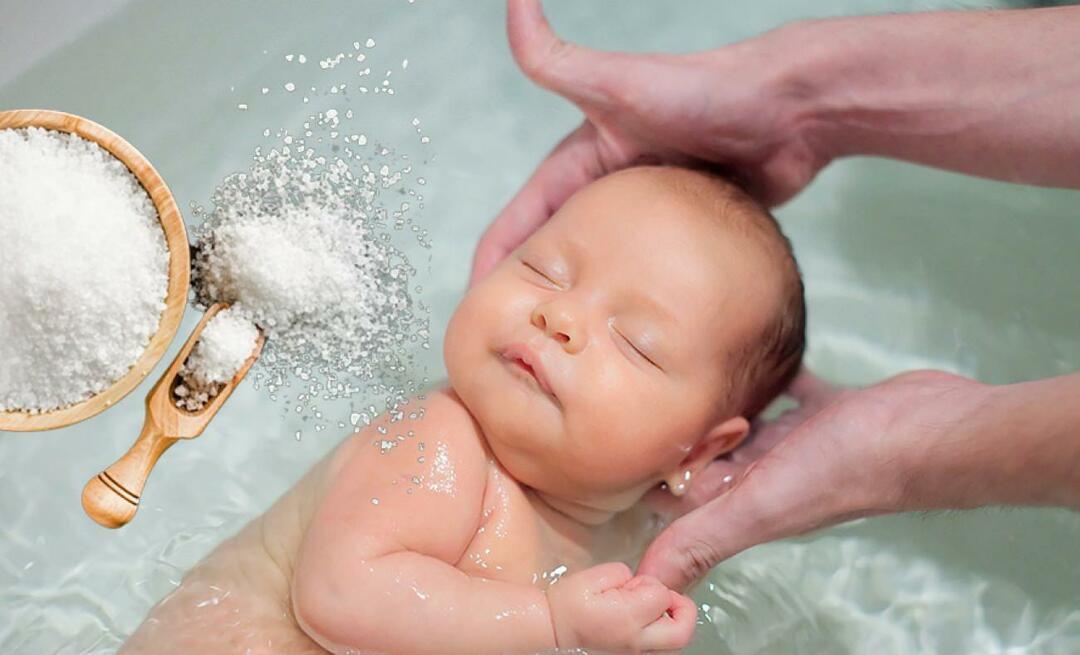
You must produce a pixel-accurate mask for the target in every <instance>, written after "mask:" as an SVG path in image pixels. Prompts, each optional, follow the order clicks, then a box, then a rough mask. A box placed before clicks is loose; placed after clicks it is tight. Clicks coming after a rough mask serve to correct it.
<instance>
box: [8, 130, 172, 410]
mask: <svg viewBox="0 0 1080 655" xmlns="http://www.w3.org/2000/svg"><path fill="white" fill-rule="evenodd" d="M0 234H2V235H3V238H0V262H2V263H3V265H2V266H0V362H2V363H3V366H0V411H16V410H21V411H27V412H31V413H37V412H42V411H49V410H53V409H57V408H60V407H65V406H68V405H71V404H74V403H77V402H80V401H82V400H85V399H87V398H89V397H90V396H92V395H94V394H97V393H99V392H101V391H103V390H105V389H106V388H108V387H109V386H111V385H112V384H113V383H114V382H116V381H117V380H118V379H120V378H121V377H122V376H123V375H124V374H125V373H127V372H128V371H129V370H130V369H131V367H132V366H133V365H134V364H135V362H136V361H137V360H138V359H139V357H141V355H142V353H143V351H144V350H145V349H146V346H147V344H148V343H149V341H150V338H151V337H152V336H153V334H154V332H156V331H157V327H158V323H159V321H160V317H161V312H162V311H163V310H164V308H165V302H164V301H165V294H166V291H167V289H168V262H169V254H168V250H167V248H166V245H165V238H164V233H163V231H162V229H161V225H160V223H159V221H158V217H157V212H156V210H155V208H154V205H153V203H152V202H151V200H150V198H149V196H148V195H147V194H146V191H145V190H144V189H143V188H142V186H141V185H140V184H139V182H138V180H136V179H135V177H134V175H132V174H131V172H130V171H129V170H128V169H127V168H126V167H125V166H124V165H123V164H122V163H121V162H120V161H119V160H117V159H116V158H115V157H113V156H112V155H111V154H109V153H108V152H107V151H105V150H104V149H102V148H101V147H100V146H98V145H97V144H95V143H92V142H90V141H87V140H85V139H83V138H81V137H78V136H76V135H73V134H67V133H61V132H55V131H50V130H43V129H40V128H29V129H5V130H0Z"/></svg>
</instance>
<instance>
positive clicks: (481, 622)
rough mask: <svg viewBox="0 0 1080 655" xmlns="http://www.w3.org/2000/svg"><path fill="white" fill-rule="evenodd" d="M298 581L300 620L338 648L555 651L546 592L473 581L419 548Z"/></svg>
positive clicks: (319, 638) (321, 639)
mask: <svg viewBox="0 0 1080 655" xmlns="http://www.w3.org/2000/svg"><path fill="white" fill-rule="evenodd" d="M323 570H324V571H325V573H326V575H325V576H324V575H321V574H317V575H314V576H310V577H309V579H306V580H302V579H300V577H299V576H298V579H297V581H296V583H295V584H294V605H295V607H296V614H297V618H298V620H299V621H300V623H301V626H302V627H303V628H304V630H305V632H307V633H308V634H309V635H310V636H311V637H312V638H314V639H315V640H316V641H318V642H319V643H320V644H322V645H323V646H324V647H326V648H328V649H330V650H334V651H335V652H339V651H343V650H344V649H346V648H351V649H358V650H360V651H363V652H367V651H369V650H370V651H375V652H393V653H402V652H407V653H432V654H445V653H469V654H477V655H479V654H482V653H533V652H537V651H543V650H549V649H553V648H555V639H554V631H553V628H552V623H551V616H550V611H549V609H548V603H547V597H546V595H545V594H544V592H542V591H540V590H539V589H536V588H534V587H531V586H526V585H517V584H511V583H507V582H499V581H495V580H485V579H482V578H473V577H470V576H469V575H467V574H465V573H463V572H462V571H459V570H458V569H456V568H454V567H452V566H450V565H449V564H446V563H445V562H442V561H439V560H436V559H434V558H431V557H427V556H424V555H420V554H417V553H413V552H398V553H392V554H389V555H384V556H382V557H379V558H377V559H375V560H372V561H371V562H367V563H364V564H361V565H359V566H356V567H354V568H353V570H354V572H355V573H354V574H353V575H343V574H342V573H341V570H340V567H339V568H337V570H333V571H331V570H330V569H329V568H328V567H327V568H324V569H323Z"/></svg>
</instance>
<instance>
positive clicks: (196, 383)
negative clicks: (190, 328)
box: [173, 307, 259, 411]
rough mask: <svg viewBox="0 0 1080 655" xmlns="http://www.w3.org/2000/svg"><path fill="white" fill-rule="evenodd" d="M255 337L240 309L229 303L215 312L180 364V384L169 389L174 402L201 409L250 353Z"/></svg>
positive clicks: (251, 326)
mask: <svg viewBox="0 0 1080 655" xmlns="http://www.w3.org/2000/svg"><path fill="white" fill-rule="evenodd" d="M258 338H259V330H258V328H257V327H255V324H254V323H252V322H251V320H250V319H249V318H248V317H247V316H245V315H244V313H243V311H242V310H240V309H236V308H232V307H230V308H228V309H224V310H222V311H220V312H218V313H217V314H215V315H214V317H213V318H211V319H210V320H209V321H208V322H207V324H206V327H205V328H203V331H202V334H200V335H199V340H198V341H197V342H196V343H195V347H194V348H192V349H191V354H189V355H188V358H187V360H186V361H185V362H184V364H183V365H182V366H181V368H180V375H179V378H180V384H179V385H177V386H176V387H175V388H174V389H173V396H174V401H175V403H176V406H177V407H180V408H182V409H186V410H188V411H198V410H200V409H202V408H203V406H205V405H206V403H208V402H209V401H210V400H212V399H213V398H214V397H215V396H217V395H218V393H220V392H221V389H222V387H223V386H224V385H225V383H226V382H228V381H229V380H231V379H232V378H233V376H234V375H236V372H237V371H239V370H240V367H241V366H243V365H244V362H246V361H247V359H248V358H249V357H251V353H252V352H254V350H255V345H256V342H257V341H258Z"/></svg>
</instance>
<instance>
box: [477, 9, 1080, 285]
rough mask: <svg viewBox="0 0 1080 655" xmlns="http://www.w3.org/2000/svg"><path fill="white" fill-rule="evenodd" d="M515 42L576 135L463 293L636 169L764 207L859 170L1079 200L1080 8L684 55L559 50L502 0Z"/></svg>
mask: <svg viewBox="0 0 1080 655" xmlns="http://www.w3.org/2000/svg"><path fill="white" fill-rule="evenodd" d="M507 28H508V32H509V37H510V46H511V50H512V51H513V53H514V58H515V59H516V60H517V62H518V64H519V65H520V66H521V68H522V69H523V70H524V71H525V74H526V75H528V76H529V77H530V78H531V79H532V80H533V81H535V82H536V83H537V84H539V85H541V86H544V87H546V88H548V89H550V90H552V91H555V92H556V93H559V94H561V95H563V96H565V97H566V98H568V99H569V100H571V101H572V102H574V103H575V104H577V105H578V107H580V108H581V110H582V111H583V112H584V114H585V122H584V123H583V124H582V125H581V127H579V128H578V129H576V130H574V131H573V132H571V133H570V135H569V136H567V137H566V138H565V139H564V140H563V141H562V143H560V144H559V145H558V146H557V147H556V148H555V150H554V151H553V152H552V153H551V154H550V155H549V156H548V157H547V159H545V160H544V161H543V162H542V163H541V164H540V166H539V167H538V168H537V169H536V172H535V173H534V174H533V176H532V177H531V178H529V180H528V182H526V184H525V186H524V187H523V188H522V189H521V191H520V192H519V193H518V194H517V195H516V196H514V198H513V199H512V200H511V201H510V203H509V204H508V205H507V206H506V208H505V209H503V211H502V212H501V213H500V214H499V216H498V217H496V219H495V221H494V222H493V223H492V224H491V226H490V227H489V228H488V230H487V231H486V232H485V233H484V235H483V237H482V238H481V240H480V244H479V246H478V247H477V251H476V255H475V257H474V260H473V271H472V281H473V282H475V281H476V280H477V279H478V278H479V277H481V276H483V275H484V274H486V273H487V272H488V271H489V270H491V268H492V267H493V266H494V265H495V264H496V263H497V262H498V261H499V260H500V259H502V258H503V257H505V256H506V254H507V253H509V252H510V251H512V250H513V249H514V248H516V247H517V246H518V245H520V244H521V242H523V241H524V240H525V239H526V238H528V236H529V235H530V234H532V232H533V231H534V230H536V228H537V227H539V226H540V225H541V224H542V223H543V222H544V221H546V220H547V219H548V217H550V216H551V214H552V213H554V212H555V210H557V209H558V208H559V206H561V205H562V203H563V202H564V201H565V200H566V199H567V198H568V197H569V196H570V195H572V194H573V193H574V192H575V191H577V190H578V189H579V188H581V187H582V186H584V185H585V184H587V183H589V182H590V181H592V180H594V179H596V178H598V177H601V176H602V175H605V174H607V173H610V172H612V171H615V170H618V169H620V168H625V167H627V166H631V165H634V164H637V163H660V162H670V163H674V164H697V165H705V166H707V167H708V166H711V167H715V168H717V169H718V170H720V171H721V172H725V173H727V174H729V175H732V176H734V177H736V178H738V179H740V180H741V181H742V183H743V184H744V186H746V187H747V189H748V190H749V191H750V192H751V194H752V195H754V196H755V197H756V198H757V199H758V200H759V201H760V202H762V203H764V204H765V205H768V206H773V205H777V204H780V203H782V202H784V201H785V200H787V199H788V198H790V197H792V196H794V195H795V194H796V193H798V192H799V191H800V190H801V189H802V188H803V187H804V186H806V185H807V184H808V183H809V182H810V181H811V180H812V179H813V178H814V176H815V175H816V174H817V172H818V171H819V170H820V169H821V168H822V167H824V166H825V165H826V164H828V163H829V162H830V161H831V160H832V159H835V158H837V157H846V156H853V155H875V156H880V157H891V158H895V159H901V160H905V161H911V162H916V163H920V164H926V165H928V166H937V167H940V168H946V169H949V170H954V171H958V172H961V173H967V174H969V175H978V176H982V177H990V178H994V179H999V180H1008V181H1010V182H1022V183H1027V184H1039V185H1044V186H1060V187H1071V188H1080V167H1077V166H1076V161H1077V158H1078V157H1080V138H1077V137H1076V130H1070V129H1069V127H1068V126H1071V125H1072V122H1073V121H1074V117H1075V114H1076V109H1077V107H1080V83H1077V76H1076V69H1075V65H1074V63H1073V62H1074V61H1075V59H1076V43H1077V40H1078V39H1080V6H1074V7H1055V8H1046V9H1033V10H1024V11H958V12H933V13H914V14H896V15H887V16H866V17H853V18H836V19H827V20H817V21H805V22H799V23H793V24H791V25H788V26H784V27H781V28H779V29H777V30H774V31H772V32H768V33H766V34H764V35H762V36H759V37H757V38H754V39H751V40H748V41H743V42H741V43H737V44H734V45H729V46H726V47H722V48H718V49H716V50H709V51H705V52H699V53H693V54H689V55H666V54H623V53H612V52H599V51H595V50H590V49H587V48H583V47H580V46H577V45H572V44H569V43H566V42H564V41H562V40H560V39H559V38H558V37H557V36H556V35H555V34H553V33H552V31H551V28H550V27H549V26H548V24H547V22H546V21H545V20H544V17H543V14H542V12H541V9H540V3H539V0H510V2H509V7H508V13H507ZM1001 43H1009V44H1010V45H1011V47H1009V48H1003V47H1001V45H1000V44H1001ZM943 62H945V63H944V64H943Z"/></svg>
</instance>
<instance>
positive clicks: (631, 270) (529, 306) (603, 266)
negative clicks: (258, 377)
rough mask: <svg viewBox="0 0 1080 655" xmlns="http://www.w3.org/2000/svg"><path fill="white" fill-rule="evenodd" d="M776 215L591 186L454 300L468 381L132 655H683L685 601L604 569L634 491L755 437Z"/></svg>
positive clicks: (275, 515) (330, 468)
mask: <svg viewBox="0 0 1080 655" xmlns="http://www.w3.org/2000/svg"><path fill="white" fill-rule="evenodd" d="M763 220H767V217H765V216H764V215H762V214H760V210H757V209H755V207H754V206H753V205H752V204H750V203H749V201H748V200H746V199H745V198H742V197H741V196H738V191H737V190H736V189H734V187H731V186H730V185H729V184H727V183H725V182H722V181H720V180H718V179H716V178H712V177H709V176H708V175H706V174H703V173H697V172H693V171H681V170H669V169H657V168H642V169H633V170H628V171H624V172H621V173H616V174H614V175H612V176H609V177H607V178H604V179H603V180H601V181H599V182H596V183H594V184H592V185H590V186H589V187H588V188H586V189H584V190H583V191H582V192H580V193H579V194H577V195H576V196H575V197H574V198H572V199H571V200H569V201H568V202H567V203H566V204H565V205H564V206H563V208H562V209H561V210H560V211H559V212H558V214H557V215H556V216H555V217H553V218H552V219H551V220H550V221H549V222H548V224H547V225H545V227H544V228H543V229H541V230H539V231H538V232H537V233H536V234H535V235H533V237H531V238H530V239H529V240H528V241H527V242H526V243H524V244H522V246H521V248H519V250H518V251H516V252H515V253H514V255H513V256H512V257H511V258H508V259H507V260H506V261H504V262H503V264H501V265H500V266H499V267H497V268H496V270H495V271H493V272H492V273H491V274H490V275H489V276H488V277H487V278H485V280H484V281H483V282H481V283H480V284H478V285H476V286H475V287H473V288H472V289H470V291H469V293H468V294H467V295H466V297H465V298H464V299H463V300H462V302H461V304H460V305H459V306H458V308H457V310H456V311H455V313H454V315H453V317H452V318H451V321H450V324H449V325H448V327H447V332H446V336H445V339H444V344H443V347H444V358H445V362H446V367H447V375H448V378H449V384H450V385H451V386H452V389H451V388H446V389H442V390H439V391H436V392H434V393H431V394H429V395H428V396H427V397H426V398H422V399H419V400H421V402H420V406H422V407H423V409H424V412H423V413H422V414H421V413H420V412H419V410H418V408H417V405H415V404H410V406H409V407H407V408H405V409H404V414H403V415H401V417H400V420H397V421H390V420H389V419H388V418H387V417H385V416H384V417H382V418H381V419H380V420H378V421H377V422H376V423H375V424H373V425H372V426H370V427H369V428H367V429H365V430H364V431H363V432H361V434H359V435H358V436H357V437H356V438H351V439H348V440H346V441H345V442H344V443H343V444H342V445H341V447H339V448H338V449H337V450H336V452H335V453H334V454H333V455H332V456H331V457H330V458H329V459H328V460H327V461H326V462H325V463H323V464H321V465H319V467H317V468H316V469H315V471H314V472H313V473H312V474H310V475H309V476H308V477H307V478H306V479H305V480H304V481H303V482H302V483H301V484H300V485H299V486H298V488H297V489H296V490H294V491H292V492H290V493H289V494H288V495H286V496H285V497H284V498H283V499H282V500H281V501H280V502H279V503H278V504H277V505H275V507H273V508H272V509H271V510H270V512H268V513H267V515H266V516H265V517H263V518H261V519H259V520H257V521H256V522H254V523H253V524H252V525H250V526H248V528H246V529H245V530H244V531H243V532H241V534H240V535H238V536H237V537H235V538H234V539H232V540H230V541H229V542H228V543H226V544H225V545H223V546H222V547H221V548H219V549H218V551H216V552H215V553H213V554H212V555H211V556H210V557H209V558H207V560H206V561H205V562H204V563H202V564H200V565H199V566H198V567H196V569H195V570H194V571H192V573H190V574H189V575H188V576H187V578H185V581H184V584H183V585H182V587H181V589H180V590H179V591H178V592H177V593H175V594H173V596H171V597H170V598H169V599H168V600H167V601H165V602H164V603H162V604H161V605H159V606H158V608H156V609H155V610H154V612H153V613H152V615H151V619H150V620H149V621H148V622H147V624H146V625H145V626H144V627H143V628H141V629H140V631H139V633H138V634H137V635H136V636H135V637H134V638H133V640H132V645H131V646H130V649H129V650H128V651H127V652H136V648H137V647H138V646H139V645H143V644H144V645H143V646H142V648H143V650H144V651H145V652H163V651H162V645H164V646H169V647H171V646H172V645H173V644H176V643H183V648H182V649H181V650H183V651H184V652H191V651H198V652H203V653H214V652H228V653H234V652H252V653H258V652H263V653H269V652H303V649H305V648H306V649H309V651H310V650H312V649H315V648H316V647H315V646H314V643H318V645H319V646H322V647H323V648H326V649H328V650H331V651H333V652H335V653H353V652H380V653H414V654H427V653H431V654H432V655H436V654H437V655H445V654H446V653H469V654H470V655H478V654H479V653H499V654H503V653H532V652H537V651H547V650H550V649H552V648H554V647H556V646H558V647H561V648H571V649H572V648H589V649H596V650H598V651H603V652H643V651H650V652H651V651H675V650H678V649H680V648H682V647H684V646H685V645H686V644H687V643H688V642H689V641H690V638H691V637H692V634H693V630H694V623H695V618H696V608H695V606H694V604H693V601H691V600H690V599H688V598H686V597H685V596H682V595H681V594H678V593H677V592H675V591H673V590H670V589H668V588H666V587H664V586H663V585H662V584H661V583H660V582H659V581H658V580H656V579H654V578H649V577H648V576H637V577H635V576H634V575H633V574H632V573H631V571H630V569H629V568H627V566H626V565H625V564H619V563H610V562H620V561H621V562H627V561H631V560H633V559H635V558H636V556H637V554H638V553H637V552H636V551H637V549H638V548H640V547H642V546H643V545H644V544H645V542H646V539H645V538H644V536H643V535H642V532H643V531H645V530H646V528H648V527H650V524H651V523H652V522H651V521H650V520H644V519H643V515H645V516H647V514H646V513H644V510H643V509H642V506H641V505H640V504H639V501H640V500H641V498H642V497H644V496H645V495H646V494H647V493H648V492H649V491H650V490H653V489H656V487H657V486H658V485H660V484H661V483H665V484H667V486H668V488H670V489H671V490H672V491H673V492H674V493H681V492H685V491H686V489H687V487H689V485H691V484H692V481H693V480H694V479H695V476H696V475H697V474H698V473H700V472H701V471H702V470H703V469H704V468H705V467H706V466H708V464H709V462H711V461H712V460H713V459H715V458H716V457H717V456H719V455H721V454H723V453H726V452H730V451H731V450H732V449H734V448H735V447H736V446H738V444H739V442H740V441H741V440H742V439H743V438H744V437H745V435H746V433H747V431H748V429H749V422H748V421H747V419H746V417H745V416H742V412H743V410H744V408H745V406H746V405H748V404H750V402H751V401H750V397H749V396H747V397H745V398H744V397H743V395H742V394H740V393H729V392H728V391H725V390H727V389H729V388H733V387H732V385H733V384H736V383H738V382H739V381H740V380H742V377H743V375H742V373H741V372H740V371H741V370H742V368H741V365H740V364H739V362H738V358H737V357H736V356H735V355H734V354H733V353H738V352H742V349H744V348H745V347H747V345H748V344H754V343H757V341H759V340H760V338H761V337H760V335H762V334H764V333H765V331H766V330H767V329H770V328H769V326H771V325H773V324H774V323H775V321H776V316H777V315H778V314H779V313H780V312H782V310H783V308H784V304H783V302H782V299H783V298H784V297H786V296H784V293H783V292H784V290H785V289H786V286H785V280H786V279H787V278H786V277H784V275H782V274H780V273H776V272H775V269H776V266H775V265H776V263H777V257H779V256H780V255H783V251H782V248H780V249H779V250H778V249H777V248H779V246H778V245H777V244H776V243H775V240H774V241H769V240H768V239H765V238H764V237H763V236H762V235H763V234H767V232H762V231H761V230H763V229H766V228H763V227H762V223H761V221H763ZM766 227H767V225H766ZM669 253H678V257H675V258H672V257H671V256H669ZM789 281H790V280H789ZM603 562H609V563H607V564H605V563H603ZM552 574H555V575H560V574H565V575H563V576H562V577H561V578H560V579H559V580H558V583H556V584H553V585H550V588H549V583H550V581H551V578H552ZM290 583H291V584H290ZM215 598H216V599H218V600H217V604H214V602H213V600H214V599H215ZM297 626H299V628H300V630H302V632H303V633H304V634H307V635H308V636H310V637H311V639H312V640H313V641H314V643H313V642H312V641H307V639H306V638H305V637H303V636H302V635H301V633H300V631H298V630H297ZM417 626H423V630H417ZM154 633H157V635H159V637H157V638H155V634H154ZM177 634H180V635H181V636H179V637H178V636H177ZM155 642H157V643H155ZM195 642H198V643H195ZM283 644H287V645H284V646H283ZM276 649H282V650H276ZM315 652H318V651H317V650H315Z"/></svg>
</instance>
